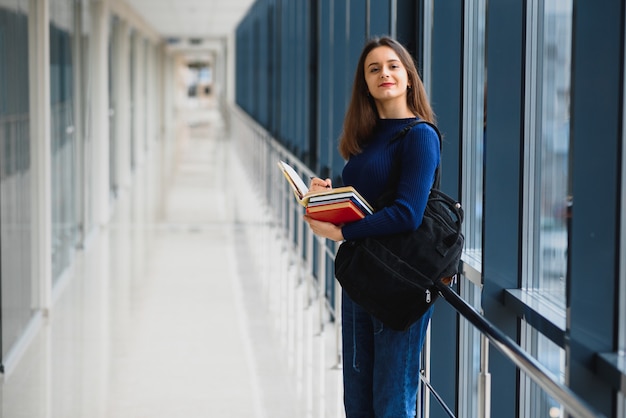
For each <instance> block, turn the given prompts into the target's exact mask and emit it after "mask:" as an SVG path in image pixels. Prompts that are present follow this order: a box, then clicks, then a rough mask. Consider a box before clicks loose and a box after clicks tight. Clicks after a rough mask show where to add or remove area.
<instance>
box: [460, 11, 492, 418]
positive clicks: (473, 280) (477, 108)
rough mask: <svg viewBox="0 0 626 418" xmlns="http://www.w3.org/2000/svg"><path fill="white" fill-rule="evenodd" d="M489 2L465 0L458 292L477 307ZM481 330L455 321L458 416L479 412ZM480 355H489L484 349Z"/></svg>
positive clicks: (478, 308) (479, 301)
mask: <svg viewBox="0 0 626 418" xmlns="http://www.w3.org/2000/svg"><path fill="white" fill-rule="evenodd" d="M486 3H487V0H476V1H471V2H466V3H465V6H464V7H465V9H464V28H465V29H464V37H463V39H464V41H463V42H464V45H463V51H464V52H463V53H464V57H463V63H464V68H463V77H464V80H463V86H464V91H463V126H462V130H463V156H462V158H463V188H462V196H461V201H462V202H463V207H464V211H465V222H464V223H463V227H464V231H463V233H464V235H465V251H464V254H463V261H464V263H465V264H466V266H467V267H466V268H465V271H466V272H469V271H472V272H473V273H474V274H472V275H470V274H468V276H467V277H462V278H461V279H460V286H459V287H460V294H461V297H463V299H465V300H466V301H467V302H468V303H470V304H472V306H474V307H475V308H476V309H477V310H480V306H481V299H480V294H481V287H480V284H481V283H480V282H481V273H480V272H481V270H482V269H481V258H482V257H481V249H482V212H483V211H482V208H483V162H484V160H483V155H484V141H485V134H484V133H485V127H486V120H485V94H486V91H487V90H486V89H487V85H486V82H487V80H486V68H485V67H486V60H485V59H486V55H485V39H486V18H487V13H486V6H487V4H486ZM482 338H484V337H481V334H480V332H479V331H478V330H476V328H474V327H473V326H472V325H471V324H470V323H469V322H467V321H466V320H465V319H461V321H460V324H459V341H460V344H459V347H460V350H459V401H460V402H459V408H460V410H459V411H458V412H459V414H460V416H480V415H481V414H482V410H481V404H480V402H479V394H480V393H481V388H480V387H479V376H480V372H481V369H480V365H481V340H482ZM482 354H484V355H487V353H486V352H483V353H482Z"/></svg>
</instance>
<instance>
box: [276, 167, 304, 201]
mask: <svg viewBox="0 0 626 418" xmlns="http://www.w3.org/2000/svg"><path fill="white" fill-rule="evenodd" d="M278 167H279V168H280V169H281V171H282V172H283V174H284V175H285V177H286V178H287V180H288V181H289V184H290V185H291V188H292V189H293V192H294V194H295V195H296V197H297V198H298V200H302V198H303V197H304V195H305V194H307V193H308V192H309V188H308V186H307V185H306V184H304V181H302V178H301V177H300V176H299V175H298V173H296V170H294V169H293V168H292V167H291V166H290V165H289V164H287V163H286V162H284V161H279V162H278Z"/></svg>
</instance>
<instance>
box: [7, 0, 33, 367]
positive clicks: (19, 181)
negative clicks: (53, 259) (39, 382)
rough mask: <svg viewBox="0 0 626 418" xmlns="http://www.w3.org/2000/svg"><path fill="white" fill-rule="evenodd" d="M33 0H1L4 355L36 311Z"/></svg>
mask: <svg viewBox="0 0 626 418" xmlns="http://www.w3.org/2000/svg"><path fill="white" fill-rule="evenodd" d="M28 74H29V72H28V0H3V1H2V2H1V4H0V294H1V295H2V299H1V301H0V303H1V304H2V305H1V313H0V317H1V318H2V337H1V338H2V339H1V341H2V347H1V348H2V352H1V355H2V358H3V359H4V358H5V357H6V355H7V353H8V351H9V350H10V349H11V347H12V346H13V345H14V344H15V342H16V341H17V340H18V338H19V336H20V335H21V333H22V332H23V331H24V329H25V328H26V326H27V324H28V322H29V320H30V319H31V317H32V316H33V308H32V306H33V303H32V301H33V299H32V298H33V297H34V296H35V295H34V292H35V290H34V289H35V288H34V286H33V282H32V280H31V277H32V274H31V265H32V256H33V255H32V247H31V233H32V231H31V228H32V222H31V217H30V214H31V160H30V141H31V137H30V128H29V124H30V119H29V82H28Z"/></svg>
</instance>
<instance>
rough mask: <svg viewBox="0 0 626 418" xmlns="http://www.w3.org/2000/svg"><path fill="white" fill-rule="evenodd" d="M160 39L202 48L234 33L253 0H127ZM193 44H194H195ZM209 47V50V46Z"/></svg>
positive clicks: (192, 47)
mask: <svg viewBox="0 0 626 418" xmlns="http://www.w3.org/2000/svg"><path fill="white" fill-rule="evenodd" d="M126 2H127V3H128V4H129V5H130V6H131V7H132V8H133V9H134V10H135V11H136V13H137V14H138V15H140V16H141V17H142V18H143V19H144V20H145V22H146V23H147V24H148V25H150V26H151V27H152V29H154V30H155V31H156V32H157V33H158V34H159V35H161V36H162V37H163V38H167V39H170V40H171V44H173V45H174V44H176V43H177V42H175V41H179V42H178V43H179V45H181V46H183V47H190V48H191V49H198V48H200V49H205V48H207V46H205V47H204V48H203V47H202V45H203V44H205V43H206V44H207V45H209V44H211V43H213V45H214V43H215V41H218V40H220V41H221V40H223V39H224V38H226V37H228V36H229V35H231V34H233V33H234V31H235V28H236V27H237V24H238V23H239V21H240V20H241V18H242V17H243V16H244V15H245V14H246V12H247V11H248V9H249V8H250V6H251V5H252V3H254V0H126ZM194 41H195V42H194ZM209 48H211V47H209Z"/></svg>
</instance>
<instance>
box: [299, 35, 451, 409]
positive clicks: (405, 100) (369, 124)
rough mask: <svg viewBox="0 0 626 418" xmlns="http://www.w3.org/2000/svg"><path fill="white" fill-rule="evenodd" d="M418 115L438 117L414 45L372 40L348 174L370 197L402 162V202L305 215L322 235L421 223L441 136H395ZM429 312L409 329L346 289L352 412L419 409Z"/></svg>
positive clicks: (360, 75)
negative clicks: (349, 213)
mask: <svg viewBox="0 0 626 418" xmlns="http://www.w3.org/2000/svg"><path fill="white" fill-rule="evenodd" d="M416 118H419V119H422V120H425V121H428V122H434V114H433V111H432V109H431V107H430V104H429V102H428V98H427V96H426V92H425V89H424V85H423V83H422V81H421V79H420V77H419V75H418V73H417V69H416V68H415V63H414V62H413V59H412V57H411V56H410V54H409V53H408V52H407V50H406V49H405V48H404V47H403V46H402V45H400V44H399V43H398V42H397V41H395V40H393V39H391V38H388V37H383V38H376V39H372V40H370V41H369V42H367V44H366V45H365V47H364V49H363V51H362V53H361V56H360V59H359V63H358V65H357V68H356V74H355V77H354V85H353V90H352V97H351V100H350V104H349V106H348V110H347V113H346V117H345V120H344V129H343V133H342V136H341V138H340V142H339V152H340V153H341V155H342V157H344V158H345V159H346V160H347V163H346V165H345V167H344V169H343V173H342V177H343V182H344V183H345V184H346V185H351V186H354V187H355V188H356V189H357V190H358V191H359V193H360V194H361V195H363V197H364V198H365V199H366V200H367V201H369V202H376V200H377V199H378V198H379V196H381V195H382V194H383V192H384V191H385V189H386V188H387V187H388V181H389V175H390V172H391V167H392V161H394V160H395V159H397V160H398V161H399V162H400V164H401V175H400V182H399V185H398V188H397V195H396V198H395V201H394V204H393V205H391V206H387V207H385V208H383V209H381V210H379V211H377V212H375V213H374V214H372V215H369V216H366V217H365V218H364V219H362V220H360V221H357V222H353V223H349V224H344V225H339V226H337V225H333V224H331V223H328V222H320V221H316V220H314V219H311V218H308V217H306V216H305V219H306V221H307V222H308V224H309V226H310V228H311V230H312V231H313V233H315V234H316V235H319V236H322V237H326V238H329V239H332V240H335V241H343V240H354V239H359V238H364V237H367V236H377V235H384V234H390V233H394V232H402V231H408V230H414V229H416V228H417V227H418V226H419V225H420V224H421V222H422V216H423V214H424V209H425V207H426V202H427V200H428V194H429V191H430V188H431V186H432V184H433V181H434V176H435V170H436V168H437V166H438V165H439V160H440V155H439V139H438V136H437V134H436V132H435V131H434V130H433V129H432V128H431V127H430V126H428V125H427V124H418V125H416V126H415V127H413V128H411V130H410V131H409V132H408V133H407V135H406V136H404V138H402V139H401V140H398V141H393V142H390V140H391V139H392V138H393V136H394V135H395V134H396V133H397V132H399V131H400V130H402V128H403V127H404V126H406V125H407V124H408V123H410V122H412V121H414V120H415V119H416ZM330 186H331V182H330V179H326V180H322V179H320V178H314V179H313V180H312V181H311V191H320V190H327V188H328V187H330ZM431 314H432V308H431V310H429V311H427V312H426V314H424V316H423V317H422V318H421V319H420V320H418V321H417V322H416V323H415V324H413V325H412V326H411V327H410V328H409V329H408V330H406V331H403V332H399V331H394V330H391V329H387V328H385V327H384V326H383V324H382V323H381V322H380V321H378V320H377V319H376V318H375V317H373V316H371V315H369V314H368V313H367V312H365V311H364V310H363V309H362V308H361V307H360V306H359V305H357V304H356V303H354V302H353V301H352V300H350V297H349V296H348V295H347V294H346V293H345V292H343V295H342V339H343V378H344V379H343V380H344V405H345V410H346V416H347V418H365V417H368V418H369V417H371V418H374V417H376V418H386V417H393V418H402V417H415V415H416V393H417V387H418V382H419V371H420V367H419V363H420V352H421V349H422V345H423V342H424V337H425V333H426V329H427V326H428V322H429V321H430V317H431Z"/></svg>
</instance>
